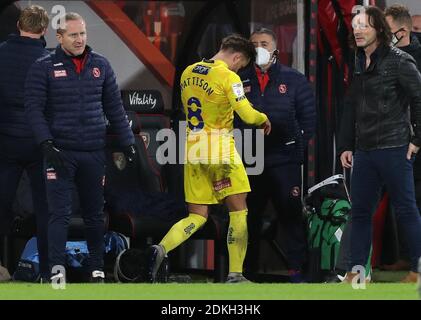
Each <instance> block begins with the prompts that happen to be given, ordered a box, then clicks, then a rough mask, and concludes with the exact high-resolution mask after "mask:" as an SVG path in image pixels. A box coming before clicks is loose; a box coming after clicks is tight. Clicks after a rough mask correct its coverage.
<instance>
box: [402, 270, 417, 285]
mask: <svg viewBox="0 0 421 320" xmlns="http://www.w3.org/2000/svg"><path fill="white" fill-rule="evenodd" d="M401 282H402V283H417V282H418V273H417V272H414V271H409V273H408V274H407V275H406V277H405V278H403V279H402V280H401Z"/></svg>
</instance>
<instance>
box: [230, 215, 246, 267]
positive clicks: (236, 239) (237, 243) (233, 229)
mask: <svg viewBox="0 0 421 320" xmlns="http://www.w3.org/2000/svg"><path fill="white" fill-rule="evenodd" d="M247 241H248V233H247V210H241V211H234V212H230V224H229V227H228V235H227V246H228V254H229V272H240V273H241V272H243V262H244V258H245V257H246V251H247Z"/></svg>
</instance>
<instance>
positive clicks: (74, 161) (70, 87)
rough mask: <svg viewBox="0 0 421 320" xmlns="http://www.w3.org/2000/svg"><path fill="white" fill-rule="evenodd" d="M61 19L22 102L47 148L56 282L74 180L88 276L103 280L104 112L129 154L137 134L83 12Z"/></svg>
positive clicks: (31, 75) (31, 73)
mask: <svg viewBox="0 0 421 320" xmlns="http://www.w3.org/2000/svg"><path fill="white" fill-rule="evenodd" d="M64 20H65V24H64V26H60V28H59V29H57V39H58V41H59V43H60V45H59V46H57V48H56V50H55V52H54V53H52V54H50V55H48V56H47V57H45V58H42V59H40V60H38V61H37V62H36V63H35V64H34V65H33V66H32V68H31V69H30V70H29V73H28V77H27V79H26V85H25V108H26V114H27V117H28V120H29V122H30V124H31V127H32V130H33V132H34V134H35V137H36V140H37V142H38V143H39V144H40V145H41V146H42V149H43V152H44V160H45V175H46V181H47V182H46V184H47V197H48V204H49V208H50V215H51V217H50V220H49V232H48V239H49V264H50V268H51V271H52V276H51V281H52V282H59V281H60V282H61V281H62V280H60V279H62V278H63V277H64V274H63V273H62V272H60V270H62V268H63V267H64V265H65V245H66V240H67V229H68V224H69V219H70V216H71V211H72V203H71V202H72V190H73V186H74V184H75V185H76V187H77V191H78V195H79V201H80V207H81V210H82V216H83V219H84V222H85V226H86V240H87V243H88V249H89V253H90V257H89V268H90V272H91V281H93V282H103V281H104V272H103V271H102V270H103V264H104V262H103V253H104V241H103V235H104V218H103V206H104V195H103V191H104V190H103V189H104V188H103V185H104V174H105V154H104V147H105V133H106V118H107V119H108V120H109V122H110V124H111V126H112V127H113V129H114V131H115V132H116V133H117V135H118V136H119V138H120V143H121V145H122V146H123V147H125V148H124V153H125V154H126V157H127V159H128V161H132V160H133V157H134V156H135V148H134V146H133V144H134V137H133V133H132V131H131V129H130V126H129V122H128V120H127V116H126V113H125V112H124V109H123V106H122V102H121V96H120V91H119V88H118V86H117V82H116V77H115V74H114V72H113V70H112V68H111V66H110V64H109V62H108V60H107V59H106V58H104V57H103V56H101V55H99V54H97V53H95V52H93V51H92V49H91V48H90V47H89V46H87V45H86V38H87V37H86V25H85V21H84V19H83V18H82V17H81V16H80V15H79V14H77V13H67V14H66V16H65V17H64ZM105 117H106V118H105ZM57 266H59V268H57Z"/></svg>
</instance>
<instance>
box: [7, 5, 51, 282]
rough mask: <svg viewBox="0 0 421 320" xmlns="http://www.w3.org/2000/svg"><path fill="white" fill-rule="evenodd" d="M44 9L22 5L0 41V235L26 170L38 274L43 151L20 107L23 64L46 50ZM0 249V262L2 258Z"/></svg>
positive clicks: (43, 253)
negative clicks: (15, 28) (13, 30)
mask: <svg viewBox="0 0 421 320" xmlns="http://www.w3.org/2000/svg"><path fill="white" fill-rule="evenodd" d="M48 21H49V19H48V13H47V12H46V11H45V10H44V8H42V7H40V6H29V7H27V8H25V9H24V10H23V11H22V12H21V14H20V17H19V21H18V29H19V35H15V34H12V35H9V37H8V39H7V40H6V41H5V42H3V43H1V44H0V70H1V72H0V235H1V236H2V238H3V239H2V240H3V241H5V242H6V243H7V241H6V238H7V236H8V234H9V233H10V232H11V227H12V226H11V225H12V219H13V214H12V204H13V200H14V198H15V196H16V191H17V189H18V185H19V181H20V179H21V176H22V174H23V171H24V170H25V171H26V173H27V174H28V178H29V181H30V184H31V193H32V200H33V208H34V213H35V216H36V221H37V245H38V252H39V262H40V274H41V277H47V276H48V274H49V272H48V253H47V249H48V244H47V225H48V208H47V199H46V194H45V181H44V175H43V169H42V168H43V162H42V153H41V149H40V147H39V145H38V144H37V143H36V142H35V139H34V135H33V133H32V131H31V129H30V127H29V125H28V121H27V120H26V117H25V112H24V84H25V79H26V75H27V72H28V69H29V68H30V66H31V65H32V64H33V63H34V62H35V60H37V59H38V58H40V57H42V56H45V55H47V54H48V51H47V50H46V49H45V41H44V39H43V38H42V36H43V35H44V33H45V31H46V30H47V28H48ZM5 254H6V252H3V257H2V260H3V263H4V262H5V261H6V257H5V256H4V255H5Z"/></svg>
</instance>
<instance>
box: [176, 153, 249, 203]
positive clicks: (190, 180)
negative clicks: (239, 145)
mask: <svg viewBox="0 0 421 320" xmlns="http://www.w3.org/2000/svg"><path fill="white" fill-rule="evenodd" d="M234 157H235V158H237V159H236V161H229V163H218V164H212V163H191V162H186V163H185V164H184V192H185V196H186V202H188V203H195V204H215V203H220V202H222V201H223V200H224V199H225V198H226V197H227V196H230V195H233V194H239V193H245V192H250V184H249V179H248V177H247V173H246V170H245V168H244V165H243V163H242V161H241V158H240V156H239V155H238V153H237V152H235V154H234Z"/></svg>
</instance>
